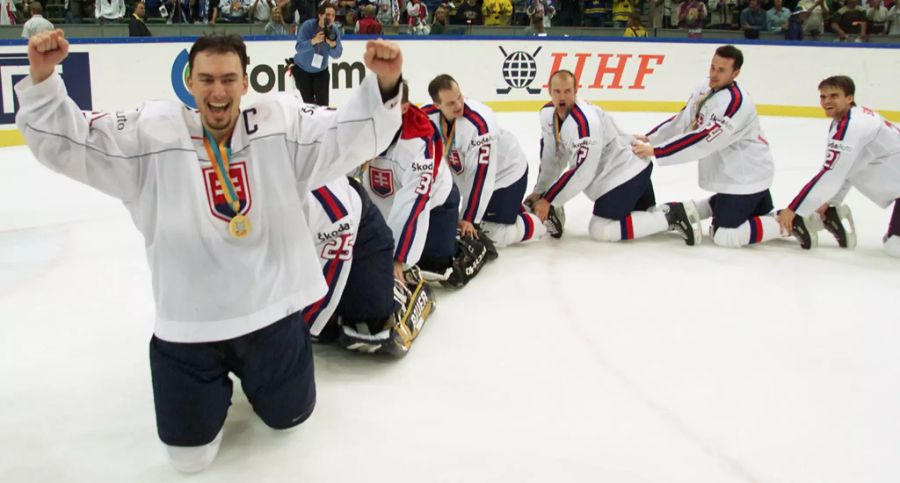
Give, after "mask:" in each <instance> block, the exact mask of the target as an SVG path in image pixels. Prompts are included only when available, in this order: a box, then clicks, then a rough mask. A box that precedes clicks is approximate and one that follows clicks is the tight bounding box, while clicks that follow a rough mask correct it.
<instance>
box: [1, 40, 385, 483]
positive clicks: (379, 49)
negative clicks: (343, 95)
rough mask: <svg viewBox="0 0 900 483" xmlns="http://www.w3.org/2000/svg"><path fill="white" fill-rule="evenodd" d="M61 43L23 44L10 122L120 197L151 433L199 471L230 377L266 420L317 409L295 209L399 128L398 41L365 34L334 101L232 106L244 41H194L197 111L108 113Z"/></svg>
mask: <svg viewBox="0 0 900 483" xmlns="http://www.w3.org/2000/svg"><path fill="white" fill-rule="evenodd" d="M68 49H69V44H68V42H67V41H66V40H65V37H64V34H63V32H62V31H61V30H56V31H51V32H44V33H41V34H38V35H36V36H33V37H31V39H29V43H28V58H29V62H30V76H29V77H27V78H25V79H23V80H22V81H20V82H19V83H18V84H17V85H16V94H17V95H18V99H19V102H20V105H21V109H20V111H19V113H18V116H17V118H16V124H17V127H18V128H19V131H20V132H21V133H22V134H23V136H24V137H25V139H26V141H27V142H28V146H29V147H30V148H31V150H32V152H33V153H34V155H35V157H36V158H37V159H38V160H39V161H40V162H41V163H43V164H45V165H47V166H48V167H50V168H51V169H53V170H56V171H59V172H61V173H62V174H64V175H66V176H69V177H71V178H73V179H75V180H78V181H81V182H84V183H86V184H88V185H90V186H93V187H94V188H97V189H98V190H100V191H102V192H104V193H106V194H109V195H111V196H113V197H116V198H118V199H120V200H122V201H123V203H124V205H125V207H126V208H127V209H128V211H129V212H130V214H131V216H132V219H133V221H134V223H135V225H136V227H137V228H138V230H139V231H140V232H141V234H142V235H143V236H144V239H145V241H146V250H147V259H148V261H149V264H150V270H151V273H152V277H153V293H154V298H155V301H156V324H155V327H154V331H153V332H154V335H153V337H152V338H151V341H150V368H151V376H152V381H153V396H154V403H155V407H156V423H157V428H158V433H159V437H160V439H161V440H162V441H163V443H165V445H166V447H167V450H168V454H169V456H170V459H171V461H172V463H173V465H174V466H175V467H176V468H177V469H179V470H182V471H199V470H201V469H203V468H204V467H206V466H208V465H209V464H210V463H211V462H212V460H213V459H214V458H215V456H216V454H217V452H218V448H219V445H220V443H221V439H222V427H223V425H224V421H225V416H226V414H227V411H228V407H229V405H230V404H231V392H232V383H231V380H230V379H229V377H228V373H229V372H234V373H235V374H237V375H238V377H240V379H241V384H242V386H243V388H244V392H245V393H246V395H247V398H248V399H249V400H250V403H251V404H252V405H253V409H254V411H255V412H256V413H257V414H258V415H259V416H260V418H261V419H262V420H263V421H264V422H265V423H266V424H267V425H268V426H270V427H272V428H276V429H286V428H290V427H293V426H296V425H298V424H300V423H302V422H303V421H304V420H306V418H308V417H309V416H310V414H311V413H312V410H313V407H314V405H315V394H316V392H315V381H314V377H313V362H312V356H311V353H310V344H309V341H310V338H309V331H308V327H307V325H306V324H305V323H304V322H303V319H302V317H301V314H300V311H301V310H302V309H303V307H306V306H307V305H309V304H310V303H312V302H314V301H316V300H318V299H319V298H321V297H322V295H323V294H324V293H325V292H326V284H325V281H324V280H323V278H322V271H321V270H320V269H319V264H318V263H317V260H316V253H315V251H314V247H313V243H312V235H311V234H310V232H309V227H308V224H307V223H306V220H305V219H303V218H304V214H303V205H304V204H305V202H306V199H307V198H306V197H307V196H308V193H309V191H310V189H311V188H312V187H314V186H318V185H321V184H322V183H324V182H326V181H328V180H331V179H334V178H335V177H337V176H339V175H341V174H342V173H345V172H347V171H349V170H350V169H351V168H353V167H354V166H356V165H358V164H359V163H361V162H362V161H363V160H365V159H368V158H371V157H372V156H374V155H375V154H376V153H379V152H381V151H382V150H384V148H385V147H387V145H388V143H389V142H390V140H391V138H392V137H393V135H394V133H395V132H396V131H397V129H399V127H400V111H399V102H400V98H399V95H398V94H399V79H400V69H401V65H402V56H401V53H400V49H399V47H397V46H396V45H395V44H392V43H389V42H384V41H369V42H368V44H367V46H366V51H365V54H364V60H365V63H366V65H367V67H368V68H369V69H371V70H372V71H373V72H374V73H375V75H372V76H368V77H366V80H365V81H364V82H363V83H362V85H361V86H360V87H359V88H358V89H357V90H356V92H355V93H354V94H353V95H352V96H351V98H350V99H349V100H348V102H347V103H346V104H345V105H344V106H343V107H342V108H341V109H339V110H337V111H330V110H327V109H319V108H317V107H315V106H307V105H305V104H303V103H302V102H301V101H300V99H299V97H296V96H295V95H292V94H278V95H273V96H271V97H266V98H265V99H263V100H261V101H260V102H257V103H255V104H254V105H252V106H249V107H247V108H245V109H243V110H242V109H241V106H240V102H241V98H242V97H243V95H244V94H246V93H247V88H248V78H247V64H248V63H249V59H248V58H247V53H246V47H245V45H244V42H243V40H241V38H240V37H239V36H236V35H221V34H219V35H211V36H204V37H201V38H199V39H198V40H197V41H196V42H195V43H194V45H193V46H192V47H191V51H190V54H189V60H188V65H189V68H190V77H189V78H188V81H187V85H188V88H189V89H190V91H191V93H192V94H193V96H194V99H195V100H196V102H197V106H198V110H191V109H188V108H186V107H185V106H184V105H181V104H180V103H175V102H170V101H151V102H147V103H145V104H144V105H143V106H141V107H139V108H137V109H133V110H129V111H120V112H115V113H112V112H110V113H82V112H81V111H80V110H79V109H78V106H76V104H75V102H74V101H72V100H71V99H69V97H68V96H67V94H66V87H65V85H64V84H63V82H62V80H61V79H60V77H59V75H57V74H56V73H55V66H56V65H58V64H59V63H60V62H61V61H62V60H63V59H64V58H65V57H66V55H67V53H68ZM346 119H352V120H359V119H368V120H370V122H365V123H360V122H344V120H346ZM345 139H353V142H352V143H342V142H339V140H345ZM298 219H299V222H298Z"/></svg>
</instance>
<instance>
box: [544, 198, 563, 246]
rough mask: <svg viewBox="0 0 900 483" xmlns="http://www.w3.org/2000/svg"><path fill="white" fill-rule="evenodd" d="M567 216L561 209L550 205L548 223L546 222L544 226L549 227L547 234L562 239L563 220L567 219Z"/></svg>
mask: <svg viewBox="0 0 900 483" xmlns="http://www.w3.org/2000/svg"><path fill="white" fill-rule="evenodd" d="M560 215H562V216H560ZM565 216H566V215H565V212H564V211H563V209H562V208H561V207H560V208H559V209H557V208H555V207H554V206H553V205H550V211H548V212H547V221H545V222H544V226H546V227H547V233H549V234H550V236H552V237H553V238H556V239H559V238H562V236H563V223H564V221H563V220H564V219H565Z"/></svg>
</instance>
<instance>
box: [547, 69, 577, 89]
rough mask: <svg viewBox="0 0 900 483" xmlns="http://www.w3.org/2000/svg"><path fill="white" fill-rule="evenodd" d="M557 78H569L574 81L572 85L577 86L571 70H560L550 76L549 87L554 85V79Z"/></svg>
mask: <svg viewBox="0 0 900 483" xmlns="http://www.w3.org/2000/svg"><path fill="white" fill-rule="evenodd" d="M557 77H568V78H569V79H572V85H575V84H576V82H575V74H573V73H572V71H571V70H568V69H560V70H558V71H556V72H554V73H552V74H550V80H548V81H547V85H548V86H549V85H551V84H553V79H555V78H557Z"/></svg>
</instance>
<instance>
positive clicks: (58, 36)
mask: <svg viewBox="0 0 900 483" xmlns="http://www.w3.org/2000/svg"><path fill="white" fill-rule="evenodd" d="M67 55H69V41H68V40H66V35H65V33H64V32H63V31H62V29H56V30H50V31H47V32H41V33H39V34H37V35H34V36H32V37H31V38H30V39H29V40H28V63H29V65H30V67H31V79H32V83H34V84H38V83H40V82H43V81H44V80H45V79H47V78H48V77H50V75H51V74H53V71H54V70H55V69H56V66H57V65H58V64H59V63H60V62H62V61H63V59H65V58H66V56H67Z"/></svg>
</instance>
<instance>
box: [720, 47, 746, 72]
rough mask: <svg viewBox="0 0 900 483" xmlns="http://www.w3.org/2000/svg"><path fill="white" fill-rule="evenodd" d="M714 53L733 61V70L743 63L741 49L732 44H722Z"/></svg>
mask: <svg viewBox="0 0 900 483" xmlns="http://www.w3.org/2000/svg"><path fill="white" fill-rule="evenodd" d="M716 55H718V56H719V57H721V58H723V59H731V60H732V61H734V70H738V69H740V68H741V66H742V65H744V53H743V52H741V49H739V48H737V47H735V46H733V45H723V46H721V47H719V48H718V49H716Z"/></svg>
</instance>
